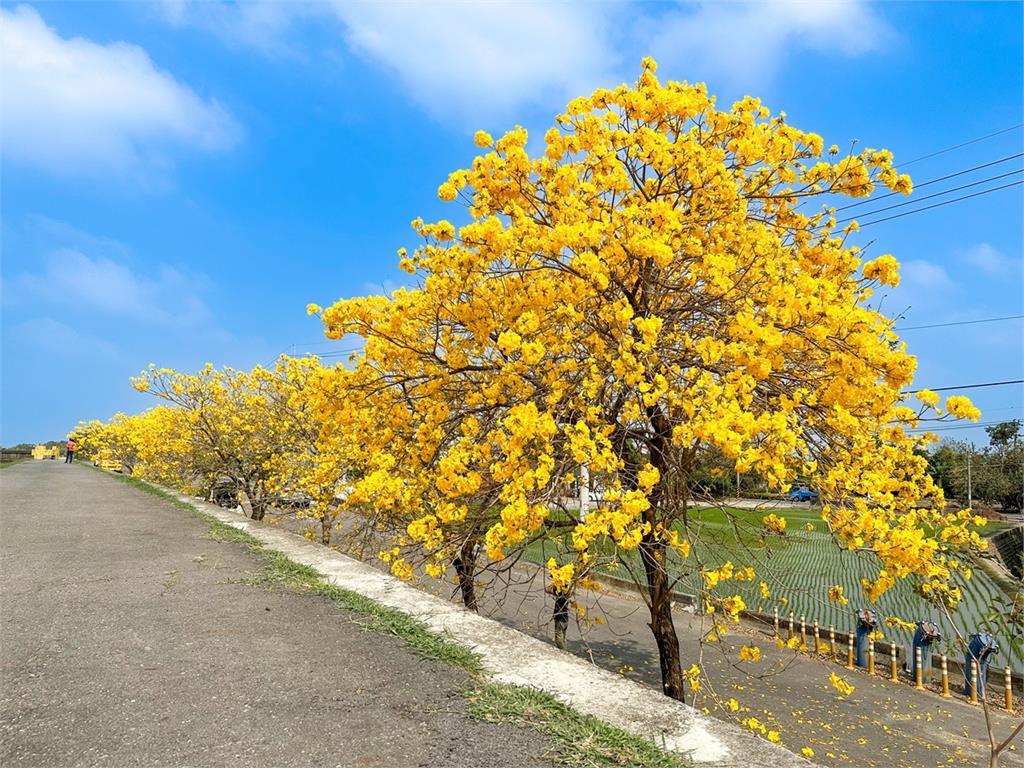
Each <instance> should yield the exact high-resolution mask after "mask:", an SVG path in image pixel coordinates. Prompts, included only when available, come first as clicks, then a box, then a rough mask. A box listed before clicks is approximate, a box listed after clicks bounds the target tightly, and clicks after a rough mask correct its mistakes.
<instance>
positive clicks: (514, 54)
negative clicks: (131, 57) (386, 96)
mask: <svg viewBox="0 0 1024 768" xmlns="http://www.w3.org/2000/svg"><path fill="white" fill-rule="evenodd" d="M160 7H161V8H162V11H161V15H162V17H163V18H164V20H165V21H167V22H168V23H171V24H172V25H174V26H179V27H180V26H184V25H192V26H195V27H198V28H201V29H205V30H207V31H209V32H212V33H213V34H215V35H217V36H219V37H220V38H221V39H223V40H225V41H226V42H227V43H228V44H229V45H232V46H238V45H248V46H250V47H253V48H256V49H258V50H260V51H263V52H265V53H271V54H274V53H281V52H288V53H296V49H298V48H299V46H298V45H295V44H292V43H290V42H289V36H291V35H292V34H293V33H294V32H295V31H296V29H297V27H298V25H299V23H300V22H308V23H315V24H319V25H320V26H323V24H324V22H325V21H327V22H330V21H334V22H336V23H337V29H338V32H339V34H340V35H341V36H342V38H343V39H344V41H345V43H346V45H347V48H348V49H349V51H350V52H351V53H352V54H354V55H356V56H358V57H360V58H363V59H366V60H368V61H370V62H373V63H375V64H377V65H379V66H381V67H383V68H384V69H385V70H388V71H390V72H392V73H393V74H394V75H395V76H396V77H397V78H398V79H399V80H400V81H401V82H402V83H403V84H404V85H405V86H406V88H407V90H408V92H409V94H410V97H411V98H412V99H413V100H415V101H416V102H418V103H419V104H421V105H422V106H423V107H424V108H425V109H426V110H427V111H428V112H430V113H431V114H433V115H435V116H440V117H446V118H454V119H455V120H457V121H460V122H463V123H466V122H468V123H470V124H471V125H472V126H473V127H480V126H481V125H484V124H487V123H489V122H491V121H495V120H502V121H507V120H508V119H510V118H512V117H515V115H516V111H517V110H521V109H522V108H523V107H537V106H539V107H541V108H543V109H544V110H546V111H550V112H553V111H554V110H558V109H560V108H561V107H562V106H564V104H565V101H566V100H567V99H568V98H570V97H572V96H576V95H581V94H584V93H589V92H590V91H591V90H592V89H593V88H595V87H598V86H605V87H614V86H615V85H617V84H618V83H620V82H622V81H624V80H628V81H632V80H634V79H635V78H636V76H637V74H638V71H639V62H640V59H641V57H643V56H647V55H654V56H655V58H657V59H658V60H659V63H660V64H661V65H662V70H661V74H663V75H664V76H665V77H666V78H669V77H670V78H672V79H680V80H681V79H687V80H690V81H691V82H692V81H695V80H701V79H703V80H707V81H708V82H709V84H710V86H711V90H712V92H718V91H719V90H720V89H721V88H722V87H725V86H729V87H733V88H754V87H760V86H762V85H764V84H765V83H766V82H767V81H770V79H771V78H772V76H773V75H774V73H775V72H776V71H777V70H778V69H779V67H780V66H781V65H782V64H783V63H784V62H785V61H786V59H787V58H788V57H791V56H794V55H798V54H799V53H801V52H803V51H807V50H815V51H823V52H825V53H828V54H834V55H840V56H857V55H862V54H865V53H868V52H870V51H873V50H876V49H877V48H879V47H881V46H883V45H885V44H886V43H887V42H888V41H889V39H890V38H891V36H892V32H891V30H890V29H889V27H888V26H887V25H886V24H885V22H884V21H883V20H882V19H881V18H880V17H879V16H878V15H877V14H876V13H875V12H874V11H873V10H872V8H871V7H870V6H869V5H868V3H867V2H866V1H865V0H762V1H760V2H702V3H695V2H676V3H663V4H657V3H655V4H643V5H642V4H639V3H636V4H634V3H628V2H621V1H619V0H609V1H608V2H601V3H593V2H585V1H584V0H566V1H565V2H557V3H551V2H541V1H540V0H521V1H520V2H515V3H496V2H459V1H458V0H443V1H441V2H367V1H366V0H329V2H323V3H319V4H312V5H310V4H305V3H274V2H248V3H223V2H222V3H212V2H199V1H198V0H164V1H163V4H162V6H160Z"/></svg>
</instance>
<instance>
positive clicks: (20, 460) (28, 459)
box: [0, 456, 32, 469]
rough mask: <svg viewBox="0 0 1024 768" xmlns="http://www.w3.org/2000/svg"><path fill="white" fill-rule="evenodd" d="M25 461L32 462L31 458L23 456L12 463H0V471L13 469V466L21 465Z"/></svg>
mask: <svg viewBox="0 0 1024 768" xmlns="http://www.w3.org/2000/svg"><path fill="white" fill-rule="evenodd" d="M26 461H32V457H31V456H23V457H22V458H20V459H14V460H13V461H3V462H0V469H7V467H13V466H14V465H15V464H22V463H24V462H26Z"/></svg>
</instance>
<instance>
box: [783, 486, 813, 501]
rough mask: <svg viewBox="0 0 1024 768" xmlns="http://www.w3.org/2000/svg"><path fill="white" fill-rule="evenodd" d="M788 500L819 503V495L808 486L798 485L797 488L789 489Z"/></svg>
mask: <svg viewBox="0 0 1024 768" xmlns="http://www.w3.org/2000/svg"><path fill="white" fill-rule="evenodd" d="M786 498H787V499H789V500H790V501H817V500H818V493H817V491H812V490H811V489H810V488H808V487H807V486H806V485H798V486H796V487H795V488H790V489H789V493H787V494H786Z"/></svg>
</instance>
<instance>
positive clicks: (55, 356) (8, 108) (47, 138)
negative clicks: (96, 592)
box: [0, 0, 1024, 444]
mask: <svg viewBox="0 0 1024 768" xmlns="http://www.w3.org/2000/svg"><path fill="white" fill-rule="evenodd" d="M1021 8H1022V6H1021V4H1020V3H875V4H870V3H865V2H857V1H856V0H849V1H848V2H835V3H828V2H815V3H800V2H774V1H773V2H759V3H754V4H746V3H704V4H693V3H657V4H643V3H627V2H603V3H584V2H566V3H561V4H532V3H530V2H516V3H508V4H499V3H490V4H472V3H462V4H435V5H427V4H414V3H392V4H388V3H357V2H336V3H323V4H298V3H289V4H249V5H236V4H217V3H193V2H181V1H174V2H158V3H125V4H119V3H112V2H105V3H96V4H93V3H87V2H73V3H52V2H50V3H42V4H36V5H30V4H23V5H18V4H12V3H4V4H3V6H2V7H0V14H2V16H0V30H2V40H0V43H2V46H0V48H2V49H3V53H2V57H3V58H2V66H3V96H2V98H3V110H2V111H3V118H2V120H3V123H2V127H3V142H2V160H0V162H2V178H0V192H2V203H0V204H2V224H0V234H2V246H3V251H2V255H3V261H2V278H3V295H2V302H3V303H2V320H3V329H2V344H3V347H2V413H0V443H3V444H12V443H17V442H21V441H35V440H44V439H55V438H60V437H62V436H63V435H64V434H66V433H67V431H68V430H69V429H70V428H71V427H72V426H73V425H74V424H75V423H76V422H77V421H78V420H79V419H90V418H103V419H105V418H108V417H109V416H110V415H111V414H113V413H114V412H115V411H117V410H125V411H137V410H141V409H142V408H145V407H147V406H148V405H149V404H150V403H149V401H148V400H147V399H145V398H144V397H143V396H141V395H137V394H135V393H134V392H133V391H132V390H131V388H130V387H129V385H128V377H129V376H131V375H133V374H135V373H137V372H138V371H139V370H140V369H142V368H143V367H145V366H146V365H147V364H148V363H150V362H155V363H157V364H159V365H165V366H169V367H174V368H181V369H193V368H196V367H199V366H201V365H202V364H203V363H204V362H206V361H207V360H209V361H212V362H215V363H217V364H228V365H232V366H235V367H249V366H251V365H253V364H256V363H260V362H263V363H267V362H270V361H271V360H272V359H273V358H274V357H275V356H276V355H277V354H278V353H280V352H282V351H289V352H290V351H292V350H293V349H295V350H296V351H299V352H302V351H310V350H312V351H328V350H330V349H331V348H332V345H330V344H328V343H325V342H324V340H323V339H322V337H321V335H320V330H319V327H318V323H317V322H316V321H315V319H311V318H308V317H307V316H306V315H305V311H304V310H305V306H306V304H307V303H308V302H317V303H320V304H327V303H330V302H332V301H333V300H335V299H337V298H340V297H343V296H353V295H361V294H365V293H368V292H380V291H382V290H389V289H391V288H393V287H395V286H397V285H399V284H401V283H402V282H403V279H407V276H406V275H405V274H404V273H403V272H401V271H399V270H398V269H397V266H396V258H395V256H394V253H395V251H396V250H397V249H398V248H399V247H402V246H406V247H410V248H411V247H414V246H415V244H416V242H415V239H414V237H413V236H412V232H411V230H410V229H409V226H408V225H409V221H410V220H412V219H413V218H414V217H416V216H423V217H424V218H430V217H440V216H445V217H448V218H457V215H458V214H457V212H456V211H454V210H452V209H451V206H444V205H443V204H441V203H440V202H439V201H438V200H437V198H436V189H437V186H438V184H439V183H440V182H441V181H443V180H444V179H445V177H446V176H447V174H448V172H449V171H451V170H453V169H455V168H458V167H463V166H464V165H465V164H467V163H468V162H470V160H471V158H472V157H473V155H474V153H475V151H474V146H473V143H472V135H473V132H474V131H475V130H477V129H480V128H483V129H486V130H488V131H490V132H492V133H494V134H499V133H501V132H502V131H503V130H504V129H507V128H510V127H512V126H513V125H515V124H516V123H520V124H522V125H524V126H525V127H527V128H528V129H529V130H530V131H531V135H532V136H534V137H537V138H539V137H540V136H541V135H542V134H543V131H544V130H545V129H546V128H547V127H548V125H549V124H550V121H551V119H552V117H553V116H554V115H555V114H557V112H559V111H560V109H561V107H563V106H564V104H565V102H566V101H567V100H568V99H569V98H571V97H572V96H575V95H579V94H582V93H586V92H588V91H589V90H591V89H593V88H594V87H597V86H614V85H616V84H618V83H620V82H623V81H625V80H630V79H633V78H635V76H636V74H637V71H638V68H639V61H640V58H641V57H642V56H644V55H653V56H654V57H655V58H657V59H658V61H659V63H660V68H659V76H661V77H663V78H666V79H677V80H683V79H686V80H689V81H691V82H693V81H705V82H707V83H708V86H709V89H710V90H711V92H712V93H715V94H717V95H718V97H719V99H720V102H721V103H722V104H728V103H731V102H732V101H733V100H735V99H737V98H739V97H741V96H743V95H746V94H752V95H756V96H760V97H761V98H763V99H764V100H765V101H766V103H767V104H768V105H769V106H770V107H772V108H773V109H775V110H784V111H785V112H786V113H787V114H788V116H789V120H790V122H791V123H792V124H794V125H797V126H798V127H800V128H802V129H806V130H812V131H815V132H817V133H820V134H822V136H823V137H824V139H825V144H826V146H827V145H829V144H831V143H833V142H835V143H837V144H839V145H840V146H846V145H847V144H848V143H849V142H850V141H851V140H854V139H856V140H858V141H859V142H860V144H861V145H862V146H873V147H887V148H889V149H891V150H892V151H893V152H894V153H895V155H896V160H897V165H899V164H900V161H904V162H905V161H909V160H913V159H915V158H918V157H921V156H923V155H928V154H930V153H932V152H934V151H937V150H941V149H944V148H946V147H950V146H953V145H956V144H959V143H961V142H965V141H968V140H971V139H974V138H976V137H979V136H983V135H985V134H989V133H993V132H995V131H1000V130H1002V129H1004V128H1010V127H1012V126H1016V125H1018V124H1019V123H1021V122H1022V111H1024V110H1022V99H1021V93H1022V82H1021V72H1022V44H1021V28H1022V12H1021ZM1021 145H1022V133H1021V129H1020V128H1019V127H1018V128H1016V129H1015V130H1010V131H1006V132H1004V133H1001V134H1000V135H998V136H995V137H992V138H989V139H985V140H983V141H979V142H975V143H972V144H970V145H968V146H965V147H961V148H959V149H955V150H953V151H950V152H945V153H942V154H939V155H937V156H935V157H931V158H927V159H924V160H920V161H918V162H914V163H912V164H911V165H909V166H908V167H907V169H906V170H907V172H909V173H911V174H912V176H913V177H914V179H915V181H916V182H917V183H921V182H923V181H928V180H930V179H934V178H937V177H940V176H943V175H946V174H948V173H954V172H957V171H961V170H964V169H967V168H970V167H972V166H974V165H979V164H982V163H987V162H991V161H994V160H999V159H1001V158H1005V157H1007V156H1010V155H1013V154H1016V153H1019V152H1021V151H1022V146H1021ZM1020 166H1021V160H1020V158H1017V159H1016V160H1014V161H1009V162H1006V163H1003V164H1000V165H996V166H992V167H991V168H988V169H983V170H982V171H978V172H976V173H973V174H968V175H965V176H961V177H957V179H954V180H950V181H949V182H946V183H942V184H936V185H932V186H931V187H928V188H926V189H922V190H921V191H920V192H918V193H917V194H916V195H915V197H916V196H924V195H925V194H928V193H931V192H935V191H941V190H942V189H945V188H947V187H949V186H958V185H960V184H967V183H971V182H974V181H978V180H981V179H984V178H988V177H989V176H995V175H997V174H1000V173H1007V172H1010V171H1012V170H1014V169H1015V168H1020ZM1019 179H1020V175H1019V174H1018V175H1016V176H1010V177H1007V178H1005V179H1002V180H998V181H993V182H991V183H988V184H983V185H979V186H977V187H972V188H971V189H967V190H964V191H963V192H961V193H958V194H969V193H971V192H974V191H978V190H983V189H987V188H990V187H993V186H998V185H999V184H1003V183H1009V182H1012V181H1014V180H1019ZM1020 190H1021V188H1020V187H1014V188H1011V189H1008V190H1003V191H1000V192H995V193H993V194H987V195H983V196H981V197H978V198H975V199H972V200H967V201H963V202H959V203H955V204H951V205H948V206H943V207H940V208H936V209H934V210H932V211H927V212H923V213H919V214H914V215H910V216H905V217H902V218H899V219H896V220H893V221H890V222H885V223H881V224H878V225H875V226H871V227H865V229H864V230H863V231H862V232H861V233H860V236H861V237H862V243H867V242H868V241H870V240H874V241H875V242H874V243H873V244H872V245H871V248H870V250H869V253H874V254H876V255H880V254H881V253H887V252H889V253H893V254H894V255H895V256H896V257H897V258H898V259H899V260H900V261H901V262H902V263H903V264H904V278H903V284H902V285H901V286H900V288H899V289H897V290H895V291H893V292H892V294H891V295H890V296H888V297H886V299H885V302H884V307H885V308H886V309H887V310H888V311H889V312H890V313H894V314H895V313H904V314H905V317H906V320H905V321H904V322H903V325H905V326H918V325H929V324H933V323H947V322H957V321H962V320H971V319H982V318H991V317H1004V316H1007V315H1019V314H1022V312H1024V309H1022V291H1024V287H1022V285H1024V282H1022V266H1021V265H1022V253H1021V243H1022V234H1024V233H1022V223H1021V221H1022V216H1021V209H1022V207H1021V191H1020ZM955 196H957V195H951V197H955ZM944 199H948V198H937V199H935V200H929V201H927V202H924V203H921V205H927V204H928V203H932V202H939V201H941V200H944ZM893 202H903V200H889V201H885V202H884V203H883V202H879V203H877V204H875V205H865V206H862V207H860V208H858V209H855V211H856V212H858V213H861V212H864V213H866V212H867V211H870V210H873V209H875V208H880V207H883V206H884V205H885V204H886V203H889V204H891V203H893ZM915 207H916V206H907V207H905V208H901V209H897V210H895V211H891V212H887V214H881V215H888V214H892V213H900V212H905V211H907V210H911V209H913V208H915ZM851 213H852V211H851ZM870 218H871V217H869V216H866V215H865V216H862V220H863V221H868V220H870ZM905 338H906V340H907V341H908V343H909V345H910V347H911V350H912V351H913V352H914V353H915V354H916V355H917V356H918V358H919V374H918V377H917V382H918V385H920V386H932V387H941V386H948V385H961V384H971V383H976V382H988V381H1001V380H1006V379H1020V378H1024V360H1022V357H1024V353H1022V342H1021V339H1022V325H1021V321H1020V320H1014V321H1005V322H998V323H986V324H979V325H961V326H950V327H944V328H930V329H921V330H908V331H907V332H906V334H905ZM333 346H334V348H337V347H338V345H337V344H335V345H333ZM965 394H971V395H972V397H973V398H974V399H975V401H976V402H977V403H978V404H979V405H980V406H981V407H982V408H983V410H984V411H985V416H984V419H983V420H984V421H992V420H1002V419H1008V418H1015V417H1020V416H1021V404H1022V390H1021V388H1020V387H1019V386H1012V387H998V388H992V389H979V390H972V391H970V392H965ZM944 434H947V435H949V436H956V437H969V436H977V437H979V438H983V437H984V435H983V434H981V430H980V429H976V430H969V431H961V432H948V433H944Z"/></svg>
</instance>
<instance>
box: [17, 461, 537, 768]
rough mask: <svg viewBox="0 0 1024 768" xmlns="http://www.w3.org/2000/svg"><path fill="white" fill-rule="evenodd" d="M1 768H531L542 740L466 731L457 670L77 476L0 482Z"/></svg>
mask: <svg viewBox="0 0 1024 768" xmlns="http://www.w3.org/2000/svg"><path fill="white" fill-rule="evenodd" d="M0 504H2V517H0V567H2V574H3V577H2V582H0V585H2V587H0V589H2V593H0V598H2V625H0V646H2V649H3V654H2V660H0V765H3V766H5V768H11V767H13V766H33V767H34V766H39V767H40V768H42V767H44V766H45V767H46V768H60V767H61V766H115V767H119V766H145V767H146V768H162V767H163V766H217V767H218V768H220V767H222V766H231V767H233V766H275V767H276V766H281V767H287V766H307V765H317V766H465V767H466V768H469V767H470V766H474V767H475V766H484V765H487V766H510V767H516V768H518V767H519V766H523V767H525V766H538V765H546V764H547V762H546V761H545V759H544V754H545V753H546V752H547V751H548V749H549V748H550V744H549V743H547V742H546V741H545V739H544V738H543V737H541V736H539V735H538V734H536V733H534V732H532V731H528V730H522V729H517V728H512V727H505V726H496V725H488V724H484V723H479V722H477V721H475V720H472V719H471V718H469V717H468V716H467V714H466V705H465V702H464V700H463V697H462V695H461V692H462V691H463V690H464V689H465V688H466V686H467V685H469V682H470V681H469V680H468V678H467V677H466V676H465V675H464V674H463V673H462V672H460V671H458V670H455V669H453V668H450V667H448V666H446V665H443V664H438V663H433V662H428V661H424V660H422V659H420V658H418V657H416V656H415V655H413V654H412V653H410V652H409V651H408V650H406V649H405V648H404V647H403V646H402V644H401V642H400V641H398V640H396V639H394V638H391V637H385V636H381V635H378V634H374V633H370V632H366V631H363V630H362V629H360V628H359V626H358V625H357V624H355V623H354V622H353V621H352V618H353V617H352V616H350V615H348V614H346V613H345V612H343V611H340V610H339V609H337V608H336V607H334V606H333V605H331V604H329V603H328V602H326V601H324V600H322V599H319V598H316V597H309V596H302V595H297V594H294V593H291V592H287V591H273V592H268V591H265V590H263V589H260V588H257V587H253V586H247V585H245V584H241V583H238V580H239V579H241V578H244V577H245V576H246V575H247V574H250V573H252V572H254V571H257V570H259V569H260V567H261V563H260V561H259V559H258V558H256V557H254V556H253V555H251V554H249V553H248V552H246V551H245V550H244V549H243V548H242V547H240V546H238V545H236V544H231V543H222V542H215V541H211V540H209V539H206V538H204V533H205V530H206V526H205V524H203V523H201V522H199V521H198V520H196V519H194V518H192V517H191V516H189V514H188V513H187V512H184V511H182V510H180V509H178V508H175V507H173V506H171V505H169V504H167V503H166V502H164V501H162V500H160V499H157V498H155V497H152V496H150V495H148V494H145V493H142V492H140V491H138V490H136V489H133V488H130V487H128V486H126V485H123V484H121V483H119V482H117V481H116V480H114V479H112V478H110V477H106V476H104V475H102V474H100V473H99V472H95V471H93V470H91V469H89V468H87V467H81V466H74V465H71V466H68V465H65V464H63V463H57V462H49V461H45V462H28V463H24V464H19V465H17V466H13V467H9V468H6V469H4V470H2V472H0Z"/></svg>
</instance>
